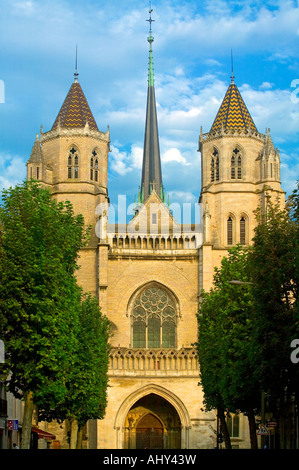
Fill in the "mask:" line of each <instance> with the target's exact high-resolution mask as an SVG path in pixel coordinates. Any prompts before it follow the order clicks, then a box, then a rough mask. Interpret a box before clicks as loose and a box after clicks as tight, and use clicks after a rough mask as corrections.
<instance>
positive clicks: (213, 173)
mask: <svg viewBox="0 0 299 470" xmlns="http://www.w3.org/2000/svg"><path fill="white" fill-rule="evenodd" d="M214 180H215V160H214V158H213V157H212V159H211V181H212V182H213V181H214Z"/></svg>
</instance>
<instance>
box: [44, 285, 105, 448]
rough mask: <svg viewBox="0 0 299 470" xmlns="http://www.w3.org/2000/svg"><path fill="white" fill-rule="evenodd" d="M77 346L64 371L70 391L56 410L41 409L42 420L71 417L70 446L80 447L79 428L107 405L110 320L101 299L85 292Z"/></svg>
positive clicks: (100, 417) (99, 413)
mask: <svg viewBox="0 0 299 470" xmlns="http://www.w3.org/2000/svg"><path fill="white" fill-rule="evenodd" d="M78 313H79V315H78V319H77V320H78V321H77V324H76V327H75V330H76V333H75V334H76V342H75V344H76V346H75V348H74V357H73V360H72V367H69V368H68V369H67V371H66V374H65V383H66V389H67V393H66V394H65V396H64V399H63V401H61V402H60V403H59V404H58V405H56V407H55V408H54V409H51V407H50V406H49V405H48V404H47V403H45V404H46V405H47V406H46V407H43V408H40V409H39V418H40V419H41V420H47V421H52V420H53V419H57V420H58V421H64V420H66V419H67V420H68V421H69V422H70V425H71V439H70V448H71V449H75V448H77V447H80V443H79V442H80V439H79V436H80V431H81V430H82V429H83V426H84V425H85V424H86V423H87V421H88V420H89V419H102V418H103V417H104V415H105V410H106V405H107V386H108V375H107V373H108V360H109V349H110V348H109V334H110V322H109V320H108V319H107V317H106V316H105V315H103V314H102V313H101V310H100V308H99V305H98V301H97V299H96V298H95V297H93V296H91V295H90V294H82V299H81V303H80V305H78Z"/></svg>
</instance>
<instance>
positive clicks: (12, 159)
mask: <svg viewBox="0 0 299 470" xmlns="http://www.w3.org/2000/svg"><path fill="white" fill-rule="evenodd" d="M25 163H26V162H25V161H24V159H23V158H21V157H19V156H17V155H9V154H3V153H2V154H0V191H2V190H3V189H8V188H10V187H14V186H15V185H17V184H20V183H21V182H22V181H23V180H24V179H25V177H26V166H25Z"/></svg>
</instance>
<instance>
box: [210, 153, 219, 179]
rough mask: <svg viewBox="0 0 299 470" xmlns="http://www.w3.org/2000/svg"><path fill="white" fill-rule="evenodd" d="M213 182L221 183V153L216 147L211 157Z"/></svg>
mask: <svg viewBox="0 0 299 470" xmlns="http://www.w3.org/2000/svg"><path fill="white" fill-rule="evenodd" d="M211 181H219V153H218V150H217V149H216V148H215V147H214V150H213V154H212V157H211Z"/></svg>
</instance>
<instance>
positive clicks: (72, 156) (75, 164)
mask: <svg viewBox="0 0 299 470" xmlns="http://www.w3.org/2000/svg"><path fill="white" fill-rule="evenodd" d="M67 176H68V178H69V179H72V178H75V179H78V178H79V155H78V151H77V150H76V149H75V148H74V147H72V148H71V149H70V151H69V155H68V160H67Z"/></svg>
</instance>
